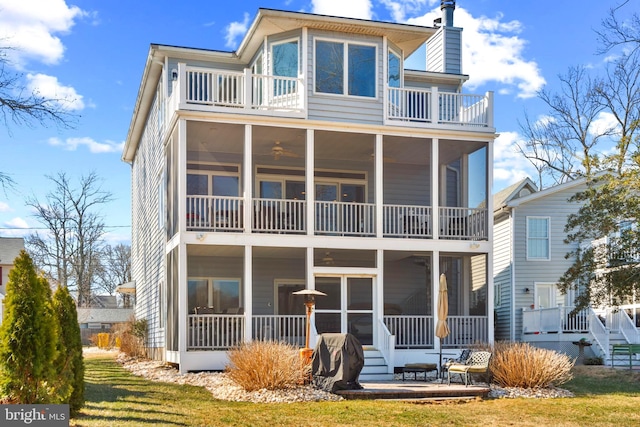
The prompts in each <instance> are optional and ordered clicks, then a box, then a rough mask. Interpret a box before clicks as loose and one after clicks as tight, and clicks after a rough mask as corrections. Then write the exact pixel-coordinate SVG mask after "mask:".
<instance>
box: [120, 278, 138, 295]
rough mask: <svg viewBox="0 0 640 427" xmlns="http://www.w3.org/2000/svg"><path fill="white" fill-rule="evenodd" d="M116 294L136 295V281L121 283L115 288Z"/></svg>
mask: <svg viewBox="0 0 640 427" xmlns="http://www.w3.org/2000/svg"><path fill="white" fill-rule="evenodd" d="M116 292H118V293H119V294H135V293H136V281H135V280H133V281H131V282H127V283H122V284H120V285H118V286H116Z"/></svg>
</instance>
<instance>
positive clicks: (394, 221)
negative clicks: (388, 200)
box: [382, 205, 432, 238]
mask: <svg viewBox="0 0 640 427" xmlns="http://www.w3.org/2000/svg"><path fill="white" fill-rule="evenodd" d="M382 209H383V212H382V213H383V218H384V220H383V224H384V228H383V231H382V234H383V235H384V236H401V237H422V238H427V237H431V235H432V230H431V208H430V207H428V206H408V205H384V206H383V208H382Z"/></svg>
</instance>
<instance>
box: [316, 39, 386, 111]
mask: <svg viewBox="0 0 640 427" xmlns="http://www.w3.org/2000/svg"><path fill="white" fill-rule="evenodd" d="M319 41H320V42H328V43H335V44H342V45H343V52H342V55H343V58H342V65H343V67H342V71H343V76H342V85H343V86H342V93H328V92H318V91H317V90H316V82H317V81H318V78H317V70H318V61H317V53H316V50H317V49H316V48H317V43H318V42H319ZM349 45H357V46H367V47H373V48H374V89H373V93H374V96H364V95H350V94H349ZM378 46H379V44H378V43H372V42H362V41H351V40H346V39H341V38H330V37H314V38H313V94H314V95H317V96H328V97H340V98H344V97H349V98H357V99H360V100H371V101H377V100H379V99H380V94H379V93H378V90H379V85H378V78H379V74H378V68H379V67H378V59H379V55H378Z"/></svg>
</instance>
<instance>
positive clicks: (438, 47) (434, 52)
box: [427, 30, 444, 72]
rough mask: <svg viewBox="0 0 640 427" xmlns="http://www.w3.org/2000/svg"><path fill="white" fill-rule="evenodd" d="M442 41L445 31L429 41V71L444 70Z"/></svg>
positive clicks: (436, 34)
mask: <svg viewBox="0 0 640 427" xmlns="http://www.w3.org/2000/svg"><path fill="white" fill-rule="evenodd" d="M442 39H443V31H442V30H440V31H438V32H437V33H435V34H434V35H433V36H431V38H430V39H429V40H427V71H437V72H443V70H444V55H443V50H444V44H443V43H442Z"/></svg>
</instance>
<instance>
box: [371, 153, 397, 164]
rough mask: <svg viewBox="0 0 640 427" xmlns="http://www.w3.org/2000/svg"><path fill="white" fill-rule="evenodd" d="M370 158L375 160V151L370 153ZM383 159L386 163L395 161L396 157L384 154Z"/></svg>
mask: <svg viewBox="0 0 640 427" xmlns="http://www.w3.org/2000/svg"><path fill="white" fill-rule="evenodd" d="M369 159H370V160H371V161H372V162H373V161H374V160H375V159H376V154H375V153H371V154H370V155H369ZM382 161H383V162H385V163H395V162H396V159H394V158H393V157H387V156H384V157H382Z"/></svg>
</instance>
